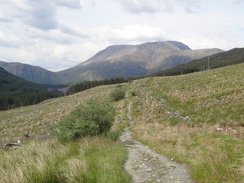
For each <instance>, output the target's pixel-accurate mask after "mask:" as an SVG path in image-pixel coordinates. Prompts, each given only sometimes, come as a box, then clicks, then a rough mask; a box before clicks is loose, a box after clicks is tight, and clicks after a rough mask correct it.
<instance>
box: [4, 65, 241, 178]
mask: <svg viewBox="0 0 244 183" xmlns="http://www.w3.org/2000/svg"><path fill="white" fill-rule="evenodd" d="M243 76H244V64H238V65H232V66H227V67H224V68H219V69H213V70H209V71H203V72H197V73H192V74H187V75H181V76H170V77H150V78H144V79H139V80H134V81H132V82H130V83H128V84H122V85H123V86H124V89H126V92H127V94H128V96H129V100H130V101H131V102H132V107H131V110H132V117H133V119H134V122H135V125H134V126H133V127H131V131H132V132H133V137H134V138H135V139H137V140H139V141H140V142H142V143H143V144H145V145H147V146H148V147H149V148H151V149H153V150H154V151H156V152H157V153H159V154H163V155H165V156H167V157H168V158H169V159H172V160H175V161H178V162H182V163H184V164H187V165H188V166H189V167H190V171H191V175H192V178H193V179H194V180H195V182H225V183H233V182H243V173H244V162H243V154H244V141H243V140H244V124H243V121H244V114H243V111H244V107H243V103H244V92H243V91H244V82H243ZM115 88H116V85H108V86H99V87H95V88H92V89H89V90H85V91H82V92H79V93H76V94H74V95H69V96H65V97H61V98H57V99H51V100H47V101H45V102H42V103H40V104H37V105H33V106H27V107H23V108H16V109H12V110H9V111H0V116H1V123H0V129H1V131H0V144H1V145H2V144H4V143H6V142H10V141H16V140H17V139H20V140H22V142H23V144H24V145H26V146H25V147H24V148H21V149H18V150H16V151H9V152H8V151H4V152H2V151H0V162H1V163H0V169H1V170H2V171H0V177H1V179H2V180H4V181H3V182H21V181H22V182H33V181H35V180H41V181H42V182H99V181H100V182H111V183H113V182H121V183H122V182H130V180H129V178H128V175H127V174H126V172H125V171H123V166H124V162H125V159H126V156H127V155H126V150H125V148H124V147H123V146H122V145H121V143H120V142H119V141H111V140H109V139H106V138H107V137H106V138H104V137H103V136H96V137H87V138H83V139H81V140H80V141H76V142H72V143H66V144H60V143H59V142H58V141H57V140H56V139H55V137H54V136H52V134H50V133H51V132H52V131H53V130H52V129H56V128H55V127H56V124H57V123H58V122H59V121H60V120H62V119H64V118H65V119H69V118H67V116H68V117H69V115H70V114H72V113H73V114H74V112H72V111H74V110H75V109H76V107H77V106H84V105H85V103H86V101H88V100H90V99H94V98H96V99H97V98H98V97H99V99H98V100H100V99H105V98H106V99H108V98H109V96H110V95H111V93H112V92H113V91H114V90H115ZM113 106H114V108H115V121H114V124H113V126H112V128H111V131H116V130H118V131H122V130H123V128H124V127H125V126H126V123H127V116H126V114H127V101H126V100H120V101H118V102H113ZM76 114H78V115H79V113H76ZM25 134H28V137H27V136H26V135H25ZM110 137H111V136H110ZM43 139H45V141H43ZM33 140H34V142H32V141H33ZM38 140H39V141H38ZM30 167H31V168H30ZM13 172H14V173H13ZM111 172H112V173H111ZM113 175H115V176H113ZM206 175H207V176H206ZM20 180H21V181H20ZM101 180H102V181H101Z"/></svg>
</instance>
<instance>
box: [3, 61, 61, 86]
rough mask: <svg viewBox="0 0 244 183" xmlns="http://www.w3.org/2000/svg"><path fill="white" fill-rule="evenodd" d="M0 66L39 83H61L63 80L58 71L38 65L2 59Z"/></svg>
mask: <svg viewBox="0 0 244 183" xmlns="http://www.w3.org/2000/svg"><path fill="white" fill-rule="evenodd" d="M0 67H2V68H4V69H5V70H6V71H8V72H10V73H12V74H14V75H16V76H19V77H21V78H23V79H25V80H28V81H32V82H35V83H39V84H59V83H61V82H62V78H60V77H59V76H58V75H57V74H56V73H54V72H51V71H48V70H46V69H43V68H41V67H38V66H31V65H28V64H22V63H17V62H12V63H8V62H3V61H0Z"/></svg>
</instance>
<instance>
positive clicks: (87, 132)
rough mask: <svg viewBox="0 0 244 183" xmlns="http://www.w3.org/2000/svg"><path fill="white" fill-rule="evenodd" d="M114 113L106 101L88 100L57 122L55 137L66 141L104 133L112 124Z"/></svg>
mask: <svg viewBox="0 0 244 183" xmlns="http://www.w3.org/2000/svg"><path fill="white" fill-rule="evenodd" d="M114 115H115V114H114V108H113V107H112V106H111V105H110V104H109V103H108V102H104V101H99V100H95V99H93V100H90V101H88V102H87V103H86V105H84V106H79V107H77V108H76V109H75V110H74V111H73V112H72V113H71V114H69V115H68V116H66V117H65V118H64V119H63V120H61V121H60V122H59V124H58V129H59V132H58V133H57V137H58V139H59V141H61V142H68V141H75V140H77V139H80V138H82V137H85V136H95V135H99V134H102V133H106V132H108V131H109V129H110V128H111V126H112V124H113V121H114Z"/></svg>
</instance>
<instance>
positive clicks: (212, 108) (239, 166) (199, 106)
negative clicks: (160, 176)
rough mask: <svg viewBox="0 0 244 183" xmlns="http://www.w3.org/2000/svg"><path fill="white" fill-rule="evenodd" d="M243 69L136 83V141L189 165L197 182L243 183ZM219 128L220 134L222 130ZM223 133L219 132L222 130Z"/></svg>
mask: <svg viewBox="0 0 244 183" xmlns="http://www.w3.org/2000/svg"><path fill="white" fill-rule="evenodd" d="M243 76H244V64H240V65H235V66H229V67H225V68H221V69H216V70H211V71H205V72H199V73H194V74H188V75H182V76H176V77H155V78H146V79H142V80H138V81H134V82H133V83H132V84H131V91H134V92H135V93H136V94H137V95H138V96H135V97H132V101H133V103H134V106H133V109H134V111H133V116H134V120H135V122H136V125H135V127H134V128H133V131H134V133H135V137H136V138H138V139H139V140H140V141H142V142H144V143H145V144H148V145H149V146H150V147H152V148H154V149H155V150H156V151H157V152H159V153H162V154H165V155H167V156H169V157H172V158H174V159H176V160H178V161H181V162H185V163H187V164H189V165H190V167H191V169H192V175H193V177H194V178H195V179H196V180H197V182H240V181H241V180H240V179H241V175H243V172H244V169H243V153H244V143H243V139H244V128H243V125H244V124H243V122H244V113H243V111H244V106H243V104H244V80H243V79H244V78H243ZM218 128H219V129H218ZM220 128H221V129H220Z"/></svg>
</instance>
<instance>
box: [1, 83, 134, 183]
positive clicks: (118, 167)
mask: <svg viewBox="0 0 244 183" xmlns="http://www.w3.org/2000/svg"><path fill="white" fill-rule="evenodd" d="M113 89H114V86H100V87H96V88H93V89H90V90H87V91H83V92H80V93H78V94H75V95H71V96H67V97H62V98H58V99H53V100H48V101H45V102H43V103H41V104H38V105H33V106H28V107H23V108H16V109H13V110H9V111H2V112H0V116H1V119H0V121H1V122H0V129H1V134H0V137H1V143H0V145H2V144H3V143H5V142H11V141H15V140H17V139H22V140H23V141H24V142H23V143H24V144H25V145H26V146H25V147H24V148H21V149H18V150H15V151H7V152H6V151H0V162H1V163H0V177H1V182H3V183H5V182H6V183H7V182H14V183H18V182H19V183H24V182H26V183H27V182H77V183H78V182H79V183H80V182H81V183H82V182H86V183H96V182H97V183H99V182H108V183H114V182H120V183H127V182H130V178H129V176H128V174H127V173H126V172H125V171H124V169H123V165H124V162H125V160H126V159H127V152H126V149H125V147H124V146H123V145H122V144H121V143H119V142H116V141H112V140H109V139H105V138H103V137H96V138H85V139H82V140H81V141H79V142H76V143H69V144H65V145H63V144H60V143H59V142H57V141H56V140H55V139H53V140H52V139H50V140H46V141H30V142H28V141H29V140H33V139H35V140H40V139H43V138H45V139H49V138H50V137H49V135H48V133H49V130H48V128H51V127H52V126H53V124H55V123H56V122H57V121H58V120H59V119H60V118H62V117H63V116H64V115H66V114H68V113H70V112H71V111H72V110H73V109H74V108H75V107H76V106H77V105H82V104H83V103H84V102H85V101H86V100H89V99H91V98H96V97H101V98H104V97H107V96H108V95H109V94H110V93H111V91H113ZM123 103H124V102H123V101H119V102H116V103H114V105H115V108H116V111H117V112H116V114H117V115H116V118H115V124H114V126H113V128H112V130H116V131H118V130H121V129H123V126H124V125H126V122H125V121H124V122H122V123H121V120H123V118H124V115H123V114H121V112H120V108H121V106H123V105H124V104H123ZM25 133H28V134H29V135H30V137H29V138H24V137H23V134H25Z"/></svg>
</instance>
